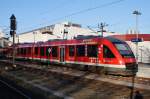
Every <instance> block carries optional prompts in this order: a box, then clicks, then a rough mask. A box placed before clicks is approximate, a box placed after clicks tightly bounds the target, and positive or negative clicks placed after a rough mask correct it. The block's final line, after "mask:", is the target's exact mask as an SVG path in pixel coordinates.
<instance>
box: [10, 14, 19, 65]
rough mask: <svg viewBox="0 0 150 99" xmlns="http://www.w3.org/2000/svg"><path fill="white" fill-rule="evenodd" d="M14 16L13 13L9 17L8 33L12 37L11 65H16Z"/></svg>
mask: <svg viewBox="0 0 150 99" xmlns="http://www.w3.org/2000/svg"><path fill="white" fill-rule="evenodd" d="M16 27H17V26H16V17H15V15H14V14H12V16H11V17H10V35H11V37H13V67H16V65H15V34H16V29H17V28H16Z"/></svg>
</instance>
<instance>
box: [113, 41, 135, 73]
mask: <svg viewBox="0 0 150 99" xmlns="http://www.w3.org/2000/svg"><path fill="white" fill-rule="evenodd" d="M113 44H114V45H115V47H116V48H117V50H118V51H119V53H120V55H121V57H122V63H123V64H125V71H126V73H127V74H134V75H135V74H136V72H137V71H138V65H137V62H136V58H135V56H134V54H133V52H132V50H131V48H130V47H129V45H128V44H127V43H126V42H124V41H119V42H113Z"/></svg>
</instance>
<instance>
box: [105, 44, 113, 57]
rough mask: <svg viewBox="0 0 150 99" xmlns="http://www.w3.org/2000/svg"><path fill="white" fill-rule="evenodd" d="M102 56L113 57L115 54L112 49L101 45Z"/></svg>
mask: <svg viewBox="0 0 150 99" xmlns="http://www.w3.org/2000/svg"><path fill="white" fill-rule="evenodd" d="M103 57H104V58H115V55H114V54H113V53H112V51H111V50H110V49H109V48H108V47H107V46H105V45H104V46H103Z"/></svg>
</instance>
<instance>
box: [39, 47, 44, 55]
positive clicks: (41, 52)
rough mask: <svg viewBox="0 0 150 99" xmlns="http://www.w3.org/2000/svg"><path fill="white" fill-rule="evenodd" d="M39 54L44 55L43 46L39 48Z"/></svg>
mask: <svg viewBox="0 0 150 99" xmlns="http://www.w3.org/2000/svg"><path fill="white" fill-rule="evenodd" d="M40 55H41V56H44V47H41V48H40Z"/></svg>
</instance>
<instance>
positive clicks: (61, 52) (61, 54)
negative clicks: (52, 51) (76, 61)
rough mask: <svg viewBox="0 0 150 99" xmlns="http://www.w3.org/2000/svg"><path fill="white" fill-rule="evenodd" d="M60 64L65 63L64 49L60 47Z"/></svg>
mask: <svg viewBox="0 0 150 99" xmlns="http://www.w3.org/2000/svg"><path fill="white" fill-rule="evenodd" d="M59 55H60V62H64V61H65V47H64V46H61V47H60V54H59Z"/></svg>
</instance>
